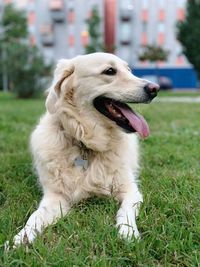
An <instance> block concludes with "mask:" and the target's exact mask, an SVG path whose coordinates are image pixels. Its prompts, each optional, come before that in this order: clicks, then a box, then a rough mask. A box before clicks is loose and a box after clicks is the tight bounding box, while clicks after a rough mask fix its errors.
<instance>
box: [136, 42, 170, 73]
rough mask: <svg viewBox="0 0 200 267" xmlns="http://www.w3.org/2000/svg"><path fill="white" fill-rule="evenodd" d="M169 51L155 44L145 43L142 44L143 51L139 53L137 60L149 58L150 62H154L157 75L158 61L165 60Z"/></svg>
mask: <svg viewBox="0 0 200 267" xmlns="http://www.w3.org/2000/svg"><path fill="white" fill-rule="evenodd" d="M168 55H169V51H167V50H164V49H163V48H162V47H160V46H156V45H147V46H144V51H143V53H142V54H140V55H139V60H141V61H145V60H149V61H150V62H152V63H155V69H156V76H159V64H158V62H159V61H165V60H167V57H168Z"/></svg>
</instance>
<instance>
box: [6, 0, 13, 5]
mask: <svg viewBox="0 0 200 267" xmlns="http://www.w3.org/2000/svg"><path fill="white" fill-rule="evenodd" d="M11 3H12V0H4V4H11Z"/></svg>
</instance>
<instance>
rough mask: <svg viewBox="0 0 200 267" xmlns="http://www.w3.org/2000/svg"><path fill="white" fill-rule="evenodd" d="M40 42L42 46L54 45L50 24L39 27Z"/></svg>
mask: <svg viewBox="0 0 200 267" xmlns="http://www.w3.org/2000/svg"><path fill="white" fill-rule="evenodd" d="M40 33H41V42H42V44H43V45H44V46H53V45H54V35H53V27H52V25H51V24H43V25H42V26H41V27H40Z"/></svg>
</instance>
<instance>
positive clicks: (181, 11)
mask: <svg viewBox="0 0 200 267" xmlns="http://www.w3.org/2000/svg"><path fill="white" fill-rule="evenodd" d="M184 19H185V9H184V8H178V10H177V20H179V21H183V20H184Z"/></svg>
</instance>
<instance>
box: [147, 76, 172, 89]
mask: <svg viewBox="0 0 200 267" xmlns="http://www.w3.org/2000/svg"><path fill="white" fill-rule="evenodd" d="M142 78H143V79H145V80H149V81H150V82H154V83H157V84H159V86H160V89H161V90H170V89H172V88H173V83H172V80H171V79H170V78H169V77H166V76H156V75H145V76H142Z"/></svg>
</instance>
